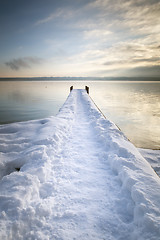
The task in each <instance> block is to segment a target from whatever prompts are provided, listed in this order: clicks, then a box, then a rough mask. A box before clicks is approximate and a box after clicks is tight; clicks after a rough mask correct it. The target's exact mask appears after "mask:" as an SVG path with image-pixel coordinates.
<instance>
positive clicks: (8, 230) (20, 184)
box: [0, 90, 160, 240]
mask: <svg viewBox="0 0 160 240" xmlns="http://www.w3.org/2000/svg"><path fill="white" fill-rule="evenodd" d="M0 151H1V153H0V158H1V161H0V239H3V240H11V239H12V240H15V239H16V240H19V239H21V240H22V239H23V240H30V239H32V240H35V239H37V240H73V239H74V240H75V239H77V240H80V239H81V240H102V239H105V240H118V239H119V240H120V239H121V240H158V239H160V179H159V177H158V176H157V175H156V173H155V172H154V171H153V169H152V168H151V166H150V165H149V163H148V162H147V161H146V160H145V159H144V158H143V157H142V156H141V154H140V153H139V152H138V150H137V149H136V148H135V147H134V145H133V144H132V143H131V142H129V141H128V139H127V138H126V137H125V136H124V134H123V133H122V132H121V131H120V130H119V129H118V128H117V127H116V125H115V124H114V123H112V122H111V121H109V120H108V119H106V118H105V117H104V116H103V115H102V114H101V112H100V111H99V110H98V108H97V107H96V106H95V104H94V103H93V101H92V100H91V99H90V97H89V95H88V94H87V92H86V91H85V90H72V91H71V93H70V94H69V96H68V98H67V100H66V102H65V103H64V105H63V106H62V108H61V109H60V111H59V113H58V114H57V116H56V117H50V118H46V119H41V120H34V121H27V122H21V123H12V124H7V125H1V126H0Z"/></svg>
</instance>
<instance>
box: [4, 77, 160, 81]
mask: <svg viewBox="0 0 160 240" xmlns="http://www.w3.org/2000/svg"><path fill="white" fill-rule="evenodd" d="M0 81H160V77H17V78H0Z"/></svg>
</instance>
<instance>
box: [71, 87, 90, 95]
mask: <svg viewBox="0 0 160 240" xmlns="http://www.w3.org/2000/svg"><path fill="white" fill-rule="evenodd" d="M72 90H73V86H71V87H70V92H71V91H72ZM85 90H86V92H87V93H88V94H89V87H87V86H85Z"/></svg>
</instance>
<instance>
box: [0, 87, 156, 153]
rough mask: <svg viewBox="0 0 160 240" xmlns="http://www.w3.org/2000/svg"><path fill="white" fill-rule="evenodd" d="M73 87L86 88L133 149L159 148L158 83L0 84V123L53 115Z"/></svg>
mask: <svg viewBox="0 0 160 240" xmlns="http://www.w3.org/2000/svg"><path fill="white" fill-rule="evenodd" d="M72 85H73V86H74V88H83V89H84V87H85V85H87V86H89V87H90V95H91V97H92V98H93V99H94V101H95V102H96V104H97V105H98V106H99V108H100V109H101V110H102V112H103V113H104V114H105V115H106V117H107V118H109V119H110V120H112V121H113V122H115V123H116V124H117V125H118V126H119V127H120V128H121V129H122V131H123V132H124V133H125V134H126V135H127V137H128V138H129V139H130V140H131V141H132V142H133V143H134V144H135V145H136V146H138V147H144V148H154V149H160V128H159V125H160V83H159V82H155V83H153V82H138V83H137V82H0V123H6V122H13V121H24V120H29V119H37V118H44V117H48V116H51V115H56V113H57V112H58V110H59V108H60V107H61V106H62V104H63V103H64V101H65V100H66V98H67V96H68V94H69V88H70V86H72Z"/></svg>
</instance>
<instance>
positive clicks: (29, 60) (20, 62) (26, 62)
mask: <svg viewBox="0 0 160 240" xmlns="http://www.w3.org/2000/svg"><path fill="white" fill-rule="evenodd" d="M42 62H43V59H41V58H37V57H25V58H17V59H13V60H11V61H8V62H6V63H5V65H6V66H8V67H10V68H11V69H12V70H16V71H18V70H19V69H20V68H31V67H32V65H33V64H41V63H42Z"/></svg>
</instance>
